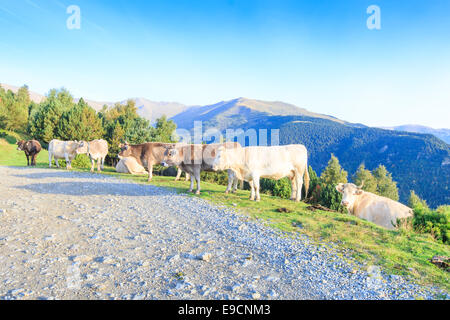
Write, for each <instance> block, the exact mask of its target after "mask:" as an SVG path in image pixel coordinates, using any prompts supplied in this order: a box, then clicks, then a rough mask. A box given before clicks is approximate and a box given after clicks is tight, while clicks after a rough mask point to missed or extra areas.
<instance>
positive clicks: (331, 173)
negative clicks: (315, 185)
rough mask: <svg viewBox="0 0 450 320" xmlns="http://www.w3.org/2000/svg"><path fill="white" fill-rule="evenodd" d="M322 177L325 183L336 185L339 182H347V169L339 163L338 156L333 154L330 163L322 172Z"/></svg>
mask: <svg viewBox="0 0 450 320" xmlns="http://www.w3.org/2000/svg"><path fill="white" fill-rule="evenodd" d="M320 179H321V180H322V182H323V183H325V184H329V185H336V184H338V183H341V182H342V183H347V171H345V170H344V169H343V168H342V167H341V165H340V164H339V160H338V158H336V157H335V156H334V154H331V159H330V161H328V165H327V167H326V168H325V170H324V171H323V172H322V174H321V176H320Z"/></svg>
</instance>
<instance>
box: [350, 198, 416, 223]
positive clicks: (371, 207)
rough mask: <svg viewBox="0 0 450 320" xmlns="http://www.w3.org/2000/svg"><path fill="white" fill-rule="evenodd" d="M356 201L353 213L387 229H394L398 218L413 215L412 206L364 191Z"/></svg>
mask: <svg viewBox="0 0 450 320" xmlns="http://www.w3.org/2000/svg"><path fill="white" fill-rule="evenodd" d="M360 198H361V199H358V201H357V202H356V203H355V207H354V209H353V211H354V212H353V214H354V215H355V216H357V217H359V218H361V219H365V220H368V221H371V222H373V223H375V224H377V225H380V226H382V227H385V228H387V229H394V228H395V226H396V224H397V219H403V218H407V217H410V216H412V214H413V213H412V210H411V208H409V207H407V206H405V205H403V204H401V203H400V202H398V201H394V200H392V199H389V198H386V197H382V196H378V195H376V194H373V193H370V192H364V193H363V194H362V195H361V196H360Z"/></svg>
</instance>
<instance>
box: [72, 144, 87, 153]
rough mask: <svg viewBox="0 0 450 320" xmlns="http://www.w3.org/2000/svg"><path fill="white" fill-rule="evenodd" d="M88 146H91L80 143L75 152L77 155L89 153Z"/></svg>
mask: <svg viewBox="0 0 450 320" xmlns="http://www.w3.org/2000/svg"><path fill="white" fill-rule="evenodd" d="M88 146H89V144H88V143H87V142H86V141H80V142H79V143H78V147H77V149H76V150H75V152H76V153H77V154H82V153H88Z"/></svg>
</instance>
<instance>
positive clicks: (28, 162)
mask: <svg viewBox="0 0 450 320" xmlns="http://www.w3.org/2000/svg"><path fill="white" fill-rule="evenodd" d="M25 155H26V156H27V166H29V165H30V157H29V156H28V155H27V154H25Z"/></svg>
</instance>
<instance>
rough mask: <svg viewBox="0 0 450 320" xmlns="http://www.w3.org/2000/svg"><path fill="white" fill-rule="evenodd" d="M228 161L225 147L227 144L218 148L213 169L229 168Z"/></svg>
mask: <svg viewBox="0 0 450 320" xmlns="http://www.w3.org/2000/svg"><path fill="white" fill-rule="evenodd" d="M227 163H228V160H227V152H226V148H225V146H220V147H219V148H218V149H217V153H216V157H215V158H214V161H213V164H212V169H213V170H214V171H218V170H225V169H228V167H227Z"/></svg>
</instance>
